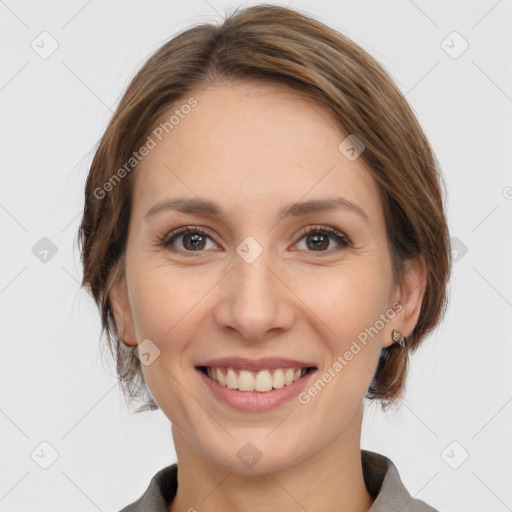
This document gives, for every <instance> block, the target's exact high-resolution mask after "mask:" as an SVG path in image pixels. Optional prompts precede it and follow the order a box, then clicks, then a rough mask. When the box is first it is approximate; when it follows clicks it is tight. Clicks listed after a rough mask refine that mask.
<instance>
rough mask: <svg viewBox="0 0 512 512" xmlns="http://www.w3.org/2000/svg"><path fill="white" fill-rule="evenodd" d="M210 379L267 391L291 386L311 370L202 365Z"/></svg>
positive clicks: (249, 389)
mask: <svg viewBox="0 0 512 512" xmlns="http://www.w3.org/2000/svg"><path fill="white" fill-rule="evenodd" d="M199 369H200V370H201V371H202V372H203V373H205V374H206V375H207V376H208V377H209V378H210V379H212V380H213V381H215V382H217V383H219V384H220V385H221V386H224V387H226V388H229V389H233V390H239V391H248V392H250V391H253V392H254V391H256V392H259V393H266V392H269V391H272V390H273V389H281V388H283V387H285V386H290V385H291V384H293V383H294V382H296V381H298V380H299V379H301V378H302V377H304V376H305V375H306V374H308V373H309V372H310V371H312V370H314V368H313V367H308V368H275V369H263V370H259V371H249V370H242V369H239V368H232V367H228V368H225V367H218V366H217V367H215V366H202V367H200V368H199Z"/></svg>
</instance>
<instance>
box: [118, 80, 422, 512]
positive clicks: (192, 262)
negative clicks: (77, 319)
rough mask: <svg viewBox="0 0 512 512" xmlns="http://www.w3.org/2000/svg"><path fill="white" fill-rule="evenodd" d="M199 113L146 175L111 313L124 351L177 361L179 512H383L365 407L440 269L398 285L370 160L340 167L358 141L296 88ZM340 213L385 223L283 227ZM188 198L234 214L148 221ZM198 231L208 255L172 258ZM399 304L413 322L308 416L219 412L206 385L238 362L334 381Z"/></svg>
mask: <svg viewBox="0 0 512 512" xmlns="http://www.w3.org/2000/svg"><path fill="white" fill-rule="evenodd" d="M190 96H194V97H195V98H196V99H197V101H198V105H197V106H196V107H195V108H194V109H192V111H191V112H190V113H189V114H188V115H187V116H185V118H184V119H181V120H180V123H179V124H178V125H177V126H175V127H174V129H173V130H172V131H170V132H169V134H168V135H166V136H165V138H164V139H163V140H162V141H161V142H160V143H159V144H158V145H157V146H156V147H155V148H154V149H152V150H151V151H150V153H149V155H148V156H146V157H145V158H144V160H143V161H142V162H141V164H140V165H139V167H138V169H137V171H136V173H137V174H136V181H135V187H134V195H133V209H132V214H131V219H130V227H129V235H128V242H127V248H126V254H125V259H124V264H125V267H124V273H123V275H122V278H121V279H120V280H119V282H118V283H117V285H116V287H115V289H114V292H113V294H112V296H111V299H112V304H113V309H114V314H115V319H116V325H117V327H118V332H119V333H120V334H121V335H122V338H123V341H124V342H125V343H126V344H129V345H136V344H138V343H140V342H141V341H143V340H145V339H149V340H151V342H152V343H154V345H156V346H157V347H158V349H159V350H160V354H159V356H158V357H157V358H156V359H155V360H154V361H153V362H152V363H151V364H149V365H148V366H144V365H143V366H142V369H143V373H144V377H145V379H146V383H147V385H148V387H149V389H150V391H151V393H152V395H153V397H154V399H155V401H156V402H157V404H158V405H159V407H160V408H161V410H162V411H163V412H164V414H165V415H166V416H167V417H168V418H169V419H170V420H171V422H172V433H173V437H174V443H175V447H176V453H177V459H178V468H179V476H178V478H179V487H178V491H177V495H176V497H175V499H174V500H173V502H172V503H171V505H170V507H169V510H171V511H173V512H176V511H178V510H179V511H185V510H189V509H190V508H191V507H195V509H197V510H200V511H214V510H235V511H238V510H240V511H241V510H243V511H245V512H251V511H261V510H280V511H296V510H303V509H306V510H308V512H316V511H323V512H326V511H327V512H329V511H334V510H336V511H337V512H339V511H350V512H356V511H361V512H362V511H366V510H368V508H370V506H371V504H372V502H373V500H372V498H371V496H370V495H369V493H368V492H367V490H366V487H365V484H364V480H363V473H362V466H361V452H360V434H361V423H362V411H363V402H362V399H363V396H364V395H365V393H366V391H367V388H368V386H369V384H370V382H371V380H372V378H373V375H374V373H375V370H376V367H377V363H378V358H379V354H380V351H381V349H382V347H384V346H389V345H390V344H391V343H393V341H392V338H391V333H392V330H393V329H398V330H399V331H400V332H402V333H403V334H404V335H408V334H410V333H411V332H412V330H413V328H414V325H415V324H416V321H417V319H418V315H419V311H420V306H421V301H422V297H423V294H424V284H425V268H424V265H423V262H422V260H421V259H416V260H411V261H409V262H407V265H406V273H405V276H404V279H403V281H402V282H401V283H400V284H397V283H395V281H394V279H393V275H392V269H391V260H390V256H389V246H388V240H387V237H386V227H385V220H384V210H383V205H382V203H381V200H380V196H379V193H378V188H377V184H376V182H375V181H374V179H373V178H372V176H371V174H370V172H369V171H368V170H367V169H366V167H365V164H364V162H363V161H362V159H361V158H357V159H356V160H355V161H350V160H348V159H347V158H346V157H345V156H344V155H343V154H342V153H341V152H340V151H339V150H338V145H339V144H340V142H341V141H343V140H344V139H345V137H346V136H347V134H345V133H343V131H342V130H341V129H340V128H339V126H338V125H337V124H336V122H335V120H334V119H333V118H332V117H331V116H330V113H329V111H328V110H327V109H326V108H325V107H324V106H322V105H319V104H317V103H315V102H313V101H312V100H311V99H307V98H304V97H303V96H301V95H300V94H298V93H297V92H296V91H293V90H290V89H287V88H285V87H284V86H282V85H279V84H261V83H260V84H255V83H251V82H226V81H220V82H219V81H218V82H216V83H214V84H213V85H210V86H209V87H208V88H207V89H205V90H204V91H200V90H196V91H192V92H191V94H190ZM183 103H184V102H183ZM173 108H176V107H173ZM169 112H170V113H172V109H171V110H170V111H169ZM169 112H167V113H165V115H163V116H162V120H164V119H168V118H169V116H170V113H169ZM335 196H343V197H344V198H346V199H348V200H350V201H352V202H354V203H356V204H357V205H358V206H360V207H361V208H362V209H363V210H364V211H365V212H366V214H367V216H368V219H369V222H365V220H364V219H363V218H362V217H361V216H359V215H357V214H356V213H354V212H352V211H350V210H348V209H343V208H339V209H335V210H332V211H320V212H316V213H308V214H307V215H302V216H295V217H294V216H290V217H284V218H280V217H279V210H280V208H281V207H282V206H283V205H284V204H288V203H295V202H298V201H305V200H310V199H324V198H328V197H335ZM176 197H187V198H197V197H200V198H203V199H208V200H211V201H214V202H215V203H218V204H219V205H220V206H221V207H222V210H223V213H222V214H221V215H219V216H208V215H204V214H190V213H182V212H178V211H176V210H170V209H169V210H161V211H159V212H158V213H155V214H154V215H152V216H150V217H148V218H145V214H146V212H147V211H148V210H149V209H150V208H151V207H153V205H155V204H156V203H157V202H159V201H161V200H164V199H167V198H176ZM315 225H321V226H330V227H333V228H335V229H337V230H339V231H340V232H341V233H343V234H344V235H345V237H348V239H349V241H350V245H349V246H347V247H345V246H343V245H341V244H340V243H339V242H337V239H336V238H335V237H333V236H330V235H329V234H324V236H323V237H322V236H321V237H320V243H319V245H320V247H321V248H320V249H319V248H318V245H315V244H314V236H315V233H313V234H310V235H304V234H302V233H301V229H302V228H304V227H307V226H315ZM182 226H193V227H202V228H204V229H205V230H207V232H208V236H207V237H206V238H204V239H201V238H200V239H199V240H200V243H199V246H200V249H199V250H198V249H194V246H193V245H192V244H191V243H190V235H185V236H183V235H182V236H178V237H177V238H176V239H175V240H174V242H173V244H171V246H169V247H167V248H164V247H163V246H162V245H161V243H160V240H161V239H162V238H165V236H166V235H167V234H168V233H169V232H170V231H171V230H173V229H176V228H179V227H182ZM321 234H322V232H321V233H320V235H321ZM317 235H318V233H317ZM247 236H251V237H253V238H254V239H255V240H256V241H257V242H258V243H259V244H260V246H261V247H262V248H263V253H262V254H261V255H260V256H259V257H258V258H257V259H256V260H255V261H254V262H252V263H248V262H246V261H245V260H244V259H243V258H241V257H240V256H239V255H238V253H237V252H236V248H237V246H238V245H239V244H240V243H241V242H242V240H244V239H245V238H246V237H247ZM187 237H188V238H187ZM183 244H186V245H183ZM172 249H174V250H172ZM396 302H398V303H400V304H401V305H402V308H401V310H400V311H399V312H396V314H395V315H394V317H393V319H392V320H390V321H388V322H387V323H385V326H384V328H383V329H381V330H380V331H379V333H378V334H377V335H375V336H374V337H373V338H371V337H370V338H369V340H368V343H367V345H365V346H362V350H361V351H360V352H359V353H358V354H357V355H355V356H354V358H353V359H352V360H351V361H350V362H349V363H348V364H347V365H346V366H345V367H344V368H343V370H342V371H340V372H338V373H337V374H336V377H335V378H333V379H332V380H331V382H329V383H328V385H326V386H325V387H324V388H323V389H322V390H321V392H319V393H318V394H317V395H316V396H315V397H313V398H312V399H311V401H310V402H309V403H307V404H301V403H299V402H298V401H297V400H296V399H292V400H290V401H289V402H287V403H285V404H283V405H281V406H279V407H277V408H275V409H273V410H270V411H266V412H259V413H255V412H243V411H237V410H235V409H232V408H230V407H229V406H227V405H226V404H223V403H221V402H219V401H217V400H216V399H215V398H213V397H212V395H211V392H210V390H209V389H208V388H207V387H206V386H205V385H204V383H203V382H202V380H201V379H200V376H199V375H198V373H197V370H196V369H195V368H194V365H195V364H198V363H199V362H200V361H204V360H205V359H210V358H217V357H224V356H242V357H247V358H258V357H262V356H269V357H273V356H275V357H278V356H281V357H289V358H298V359H302V360H306V361H312V362H314V364H315V366H316V367H317V368H318V370H317V375H322V374H323V373H324V372H326V371H327V370H328V369H329V368H330V367H332V365H333V362H334V361H335V360H336V358H337V357H338V356H340V355H343V354H344V353H345V352H346V351H347V350H348V349H349V347H350V345H351V343H352V341H353V340H355V339H356V338H357V336H358V334H359V333H361V332H362V331H363V330H364V329H365V328H366V327H370V326H373V325H375V322H376V321H377V320H378V319H379V315H381V314H383V313H385V312H386V311H389V310H390V308H391V307H392V305H393V304H394V303H396ZM314 380H315V379H313V381H312V382H314ZM247 442H251V443H253V444H254V445H255V446H256V447H257V449H258V450H259V452H260V453H261V454H262V456H261V459H260V460H259V461H258V462H257V463H256V464H254V465H253V466H252V467H250V468H249V467H246V466H245V465H244V464H242V463H241V461H240V460H239V459H238V457H237V452H238V451H239V450H240V449H241V448H242V447H243V446H244V445H245V444H246V443H247ZM319 488H321V490H322V492H318V490H319Z"/></svg>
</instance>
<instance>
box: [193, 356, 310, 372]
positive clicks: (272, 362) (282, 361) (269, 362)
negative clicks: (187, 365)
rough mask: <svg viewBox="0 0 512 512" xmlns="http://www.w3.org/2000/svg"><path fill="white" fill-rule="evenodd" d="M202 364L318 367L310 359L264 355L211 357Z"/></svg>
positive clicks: (248, 367)
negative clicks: (257, 356) (255, 356)
mask: <svg viewBox="0 0 512 512" xmlns="http://www.w3.org/2000/svg"><path fill="white" fill-rule="evenodd" d="M197 366H198V367H201V366H212V367H214V368H217V367H220V368H237V369H240V370H248V371H253V372H256V371H260V370H275V369H277V368H316V366H315V365H314V364H313V363H311V362H308V361H299V360H297V359H288V358H286V357H262V358H260V359H247V358H244V357H221V358H219V359H209V360H208V361H204V362H202V363H201V364H199V365H197Z"/></svg>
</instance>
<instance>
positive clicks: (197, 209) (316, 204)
mask: <svg viewBox="0 0 512 512" xmlns="http://www.w3.org/2000/svg"><path fill="white" fill-rule="evenodd" d="M337 208H343V209H345V210H348V211H351V212H353V213H355V214H357V215H358V216H359V217H361V218H362V219H363V220H364V221H365V222H366V223H367V224H370V219H369V217H368V214H367V213H366V212H365V211H364V210H363V209H362V208H361V207H360V206H359V205H357V204H356V203H354V202H352V201H349V200H348V199H345V198H343V197H332V198H326V199H311V200H309V201H303V202H299V203H289V204H287V205H285V206H283V207H282V208H281V210H280V219H282V218H283V217H288V216H292V217H298V216H300V215H307V214H309V213H316V212H324V211H331V210H334V209H337ZM163 210H178V211H180V212H183V213H192V214H193V213H196V214H202V215H210V216H212V217H220V216H222V214H223V210H222V208H221V207H220V206H219V205H218V204H216V203H214V202H212V201H208V200H206V199H201V198H175V199H163V200H162V201H159V202H158V203H156V204H155V205H153V206H152V207H151V208H150V209H149V210H148V211H147V213H146V215H145V218H148V217H151V216H153V215H155V214H156V213H158V212H161V211H163Z"/></svg>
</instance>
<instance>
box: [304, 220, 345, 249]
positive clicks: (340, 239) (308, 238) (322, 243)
mask: <svg viewBox="0 0 512 512" xmlns="http://www.w3.org/2000/svg"><path fill="white" fill-rule="evenodd" d="M301 234H302V237H301V239H300V240H299V242H300V241H302V240H304V241H305V246H306V249H305V250H309V251H310V252H326V249H328V248H329V246H330V244H331V241H333V240H334V242H335V243H337V244H338V246H340V247H341V248H344V247H350V246H351V245H352V244H351V242H350V240H349V239H348V238H347V237H346V236H345V235H344V234H343V233H342V232H341V231H338V230H337V229H334V228H331V227H329V226H307V227H306V228H304V229H303V230H302V232H301Z"/></svg>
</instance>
